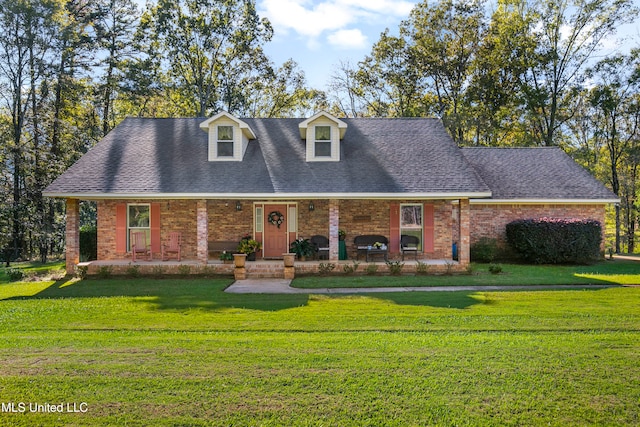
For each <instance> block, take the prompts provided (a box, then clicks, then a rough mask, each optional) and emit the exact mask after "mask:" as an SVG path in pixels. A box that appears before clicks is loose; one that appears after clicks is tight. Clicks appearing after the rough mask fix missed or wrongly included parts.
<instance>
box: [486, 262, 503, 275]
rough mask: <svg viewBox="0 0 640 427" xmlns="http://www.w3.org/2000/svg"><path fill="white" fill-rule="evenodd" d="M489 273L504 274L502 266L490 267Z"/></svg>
mask: <svg viewBox="0 0 640 427" xmlns="http://www.w3.org/2000/svg"><path fill="white" fill-rule="evenodd" d="M489 273H491V274H500V273H502V266H501V265H500V264H491V265H490V266H489Z"/></svg>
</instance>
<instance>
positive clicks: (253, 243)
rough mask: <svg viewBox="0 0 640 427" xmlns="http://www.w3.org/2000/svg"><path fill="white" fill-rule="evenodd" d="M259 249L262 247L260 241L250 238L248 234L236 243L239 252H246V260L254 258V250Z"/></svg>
mask: <svg viewBox="0 0 640 427" xmlns="http://www.w3.org/2000/svg"><path fill="white" fill-rule="evenodd" d="M260 249H262V243H260V242H258V241H257V240H254V239H251V238H250V237H248V236H245V237H243V238H242V240H240V244H239V245H238V252H239V253H241V254H247V260H249V261H255V260H256V252H258V251H259V250H260Z"/></svg>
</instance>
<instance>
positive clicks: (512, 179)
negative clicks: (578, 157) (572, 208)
mask: <svg viewBox="0 0 640 427" xmlns="http://www.w3.org/2000/svg"><path fill="white" fill-rule="evenodd" d="M461 150H462V153H463V154H464V156H465V157H466V159H467V160H468V161H469V162H470V163H471V164H472V165H473V167H474V168H475V169H476V171H477V172H478V174H479V175H480V177H481V178H482V180H483V181H484V182H485V183H486V184H487V185H488V186H489V187H490V188H491V193H492V199H494V200H509V199H520V200H526V199H529V200H532V199H541V200H554V199H555V200H608V201H612V200H615V199H617V198H618V197H617V196H616V195H615V194H613V192H611V191H610V190H609V189H607V188H606V187H605V186H604V185H603V184H602V183H601V182H600V181H598V180H596V179H595V178H594V177H593V176H592V175H591V174H590V173H589V172H588V171H587V170H585V169H584V168H582V167H581V166H580V165H578V164H577V163H576V162H575V161H573V159H571V158H570V157H569V156H568V155H567V154H566V153H565V152H564V151H562V150H561V149H560V148H557V147H543V148H486V147H482V148H480V147H478V148H475V147H474V148H462V149H461Z"/></svg>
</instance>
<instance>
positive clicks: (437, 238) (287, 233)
mask: <svg viewBox="0 0 640 427" xmlns="http://www.w3.org/2000/svg"><path fill="white" fill-rule="evenodd" d="M97 203H98V205H97V206H98V260H97V261H92V262H91V263H89V264H85V263H83V265H86V266H87V268H88V270H89V271H90V272H92V271H94V270H96V269H99V268H101V267H105V268H106V266H111V268H112V269H113V270H114V271H123V270H126V269H127V268H132V267H134V266H135V265H139V266H140V267H137V268H138V269H139V270H141V271H142V270H153V269H154V268H155V270H156V273H157V274H159V272H161V271H163V272H164V273H165V274H172V273H173V272H174V271H175V273H176V274H178V270H181V271H182V272H186V271H187V269H189V270H193V271H194V272H195V271H205V272H220V274H233V266H232V265H229V264H224V263H223V262H222V261H220V260H219V259H218V256H217V255H218V254H217V253H216V252H215V251H212V250H211V247H212V244H215V243H216V242H218V243H220V242H234V241H235V242H238V241H239V240H240V239H241V238H243V237H250V238H252V239H255V240H257V241H258V242H260V243H261V244H262V247H261V249H260V251H259V252H258V253H257V254H256V256H257V259H258V261H256V262H255V263H254V264H252V263H247V265H248V267H247V269H248V273H249V272H250V270H256V271H258V270H259V269H260V268H262V269H265V270H269V269H275V268H276V267H272V266H276V265H280V264H282V260H281V258H282V254H284V253H287V252H289V245H290V244H291V242H293V241H294V240H296V239H299V238H303V239H308V238H310V237H311V236H313V235H323V236H326V237H327V239H328V251H327V252H328V253H327V255H328V256H327V257H326V258H328V259H324V260H319V261H305V262H301V261H296V274H298V272H300V273H301V274H306V273H307V272H308V273H309V274H316V273H317V272H318V271H319V270H318V269H319V267H320V264H325V265H326V264H328V263H331V264H333V265H334V266H335V267H334V273H333V274H335V273H344V271H343V270H344V268H345V265H353V261H354V260H355V261H356V262H358V263H360V268H361V269H362V268H363V266H365V265H367V264H374V265H375V264H379V265H380V267H379V268H378V271H379V272H380V273H384V272H385V269H387V268H388V266H387V264H386V263H384V262H382V261H381V260H377V259H376V260H375V261H377V262H371V263H366V262H365V260H364V259H363V258H360V259H358V252H357V249H356V247H355V246H354V239H355V238H356V237H357V236H360V235H371V234H374V235H381V236H385V237H386V238H387V239H388V258H389V259H390V260H400V259H401V252H400V240H401V239H400V238H401V236H402V235H404V234H405V233H414V234H416V235H418V236H419V240H420V247H419V250H418V251H417V254H416V256H415V258H414V257H413V256H411V257H410V259H407V260H405V261H404V264H405V266H404V267H403V269H404V270H403V272H407V273H411V272H412V271H413V270H415V268H416V267H417V266H419V265H426V266H428V267H426V268H428V269H429V271H430V272H436V273H439V272H446V271H447V270H451V269H454V270H457V271H458V270H464V269H465V268H466V266H467V265H468V263H469V240H470V239H469V217H470V209H469V199H465V198H456V197H453V196H452V197H451V198H449V199H420V200H416V199H411V200H407V199H401V200H398V199H367V198H365V197H362V198H359V199H355V198H350V199H297V200H291V199H288V200H269V201H264V200H256V199H246V198H243V199H179V200H176V199H153V200H150V199H149V200H147V199H131V200H128V199H118V200H111V199H102V200H98V201H97ZM134 209H135V210H136V212H138V211H142V212H143V213H145V215H146V216H143V217H145V218H147V219H146V222H144V223H143V226H145V227H146V228H145V230H146V232H147V233H148V236H149V241H150V244H149V246H150V251H151V253H152V255H153V256H152V258H153V261H137V262H135V263H134V262H133V260H132V256H131V251H130V242H129V235H130V233H131V231H132V230H133V229H134V227H133V226H132V224H134V223H133V221H132V220H131V217H132V214H131V212H132V211H133V210H134ZM405 211H411V213H412V215H413V216H414V217H415V218H414V219H411V220H406V219H403V215H404V216H406V212H405ZM134 225H135V226H136V227H137V228H136V230H138V231H139V229H140V228H141V227H139V225H140V223H135V224H134ZM142 228H144V227H142ZM175 232H179V233H180V234H181V235H182V258H181V261H180V262H177V261H161V260H160V253H161V248H162V245H163V242H165V241H166V239H167V236H168V235H169V234H170V233H175ZM341 232H344V233H341ZM341 234H346V237H344V241H343V242H341V238H342V236H341ZM66 239H67V253H66V254H67V272H69V273H72V272H73V271H75V268H76V266H77V265H78V264H79V262H80V259H79V254H80V248H79V201H78V200H77V199H67V229H66ZM454 244H455V249H456V250H457V254H456V255H457V256H454V253H453V252H454V249H453V246H454ZM232 246H233V245H232ZM340 246H343V248H346V258H347V259H346V260H345V259H341V258H344V255H342V256H341V254H340ZM230 249H231V247H230ZM343 252H344V251H343ZM259 266H260V267H259ZM270 266H271V267H270ZM372 268H373V267H372ZM422 268H424V267H422ZM165 270H166V271H165ZM123 274H124V273H123Z"/></svg>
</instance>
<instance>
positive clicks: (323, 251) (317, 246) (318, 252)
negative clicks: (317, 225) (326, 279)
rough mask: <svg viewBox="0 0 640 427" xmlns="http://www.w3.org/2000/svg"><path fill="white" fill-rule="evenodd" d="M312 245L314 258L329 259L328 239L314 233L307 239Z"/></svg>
mask: <svg viewBox="0 0 640 427" xmlns="http://www.w3.org/2000/svg"><path fill="white" fill-rule="evenodd" d="M309 240H310V242H311V245H313V255H314V258H316V259H321V258H322V257H327V259H329V239H328V238H327V237H326V236H321V235H315V236H311V239H309Z"/></svg>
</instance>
